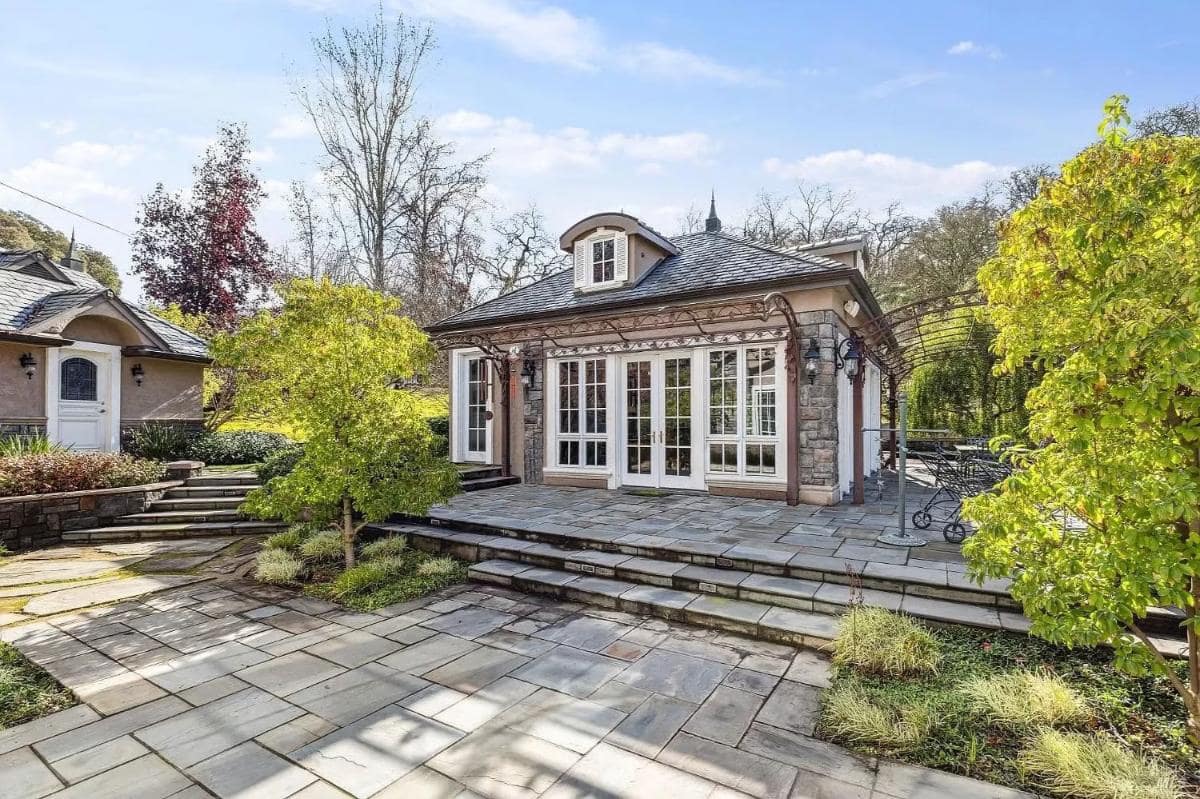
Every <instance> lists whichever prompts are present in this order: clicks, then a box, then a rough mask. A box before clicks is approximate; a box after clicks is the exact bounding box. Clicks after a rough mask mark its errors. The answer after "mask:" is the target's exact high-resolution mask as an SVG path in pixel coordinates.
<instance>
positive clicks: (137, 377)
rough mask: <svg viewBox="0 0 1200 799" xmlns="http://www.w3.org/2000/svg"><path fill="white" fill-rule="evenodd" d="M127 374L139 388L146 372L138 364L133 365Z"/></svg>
mask: <svg viewBox="0 0 1200 799" xmlns="http://www.w3.org/2000/svg"><path fill="white" fill-rule="evenodd" d="M129 374H131V375H133V382H135V383H137V384H138V385H139V386H140V385H141V384H142V381H143V380H145V379H146V370H145V369H143V368H142V365H141V364H140V363H135V364H134V365H133V368H132V369H130V370H129Z"/></svg>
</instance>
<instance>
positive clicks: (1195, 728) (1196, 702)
mask: <svg viewBox="0 0 1200 799" xmlns="http://www.w3.org/2000/svg"><path fill="white" fill-rule="evenodd" d="M1192 524H1193V525H1197V524H1198V523H1197V521H1193V522H1192ZM1191 587H1192V613H1191V615H1192V621H1193V622H1195V621H1196V619H1197V618H1200V575H1196V574H1193V575H1192V585H1191ZM1187 641H1188V688H1189V689H1191V693H1192V696H1191V703H1190V704H1189V705H1188V737H1190V738H1191V739H1192V744H1193V745H1194V746H1198V747H1200V630H1197V629H1196V625H1195V624H1194V623H1193V624H1189V625H1188V628H1187Z"/></svg>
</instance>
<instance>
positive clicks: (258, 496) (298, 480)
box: [213, 279, 458, 567]
mask: <svg viewBox="0 0 1200 799" xmlns="http://www.w3.org/2000/svg"><path fill="white" fill-rule="evenodd" d="M280 296H281V297H282V299H283V307H282V308H281V309H280V310H279V311H278V312H269V311H263V312H260V313H259V314H258V315H256V316H254V317H253V318H251V319H249V320H248V321H246V322H245V323H244V324H243V325H242V326H241V328H240V329H239V330H238V331H237V332H235V333H233V334H228V335H221V336H218V337H217V339H216V340H215V341H214V343H213V354H214V356H215V358H216V360H217V363H218V364H219V365H221V366H227V367H231V368H233V369H235V370H236V371H237V372H238V374H239V381H238V392H237V397H236V400H235V402H236V406H237V408H238V410H239V412H242V413H246V414H251V413H253V414H264V415H267V416H269V417H270V418H273V419H275V420H277V421H279V422H282V423H286V424H290V425H292V426H294V427H297V428H300V429H302V430H304V431H306V433H307V434H308V438H307V440H306V442H305V445H304V456H303V457H302V458H301V460H300V462H299V463H298V464H297V465H296V468H295V469H294V470H293V471H292V472H291V473H290V474H288V475H286V476H284V477H279V478H275V479H273V480H271V481H270V482H269V483H268V484H267V486H266V487H265V488H263V489H261V490H259V491H255V492H253V493H252V494H251V495H250V498H249V500H248V501H247V509H248V510H250V511H251V512H252V513H255V514H257V515H264V516H273V515H278V516H282V517H283V518H285V519H287V520H296V519H300V518H303V517H305V516H313V517H315V518H318V519H321V520H331V521H332V520H334V519H338V523H339V526H340V528H341V532H342V543H343V549H344V550H345V558H346V566H347V567H350V566H353V565H354V541H355V538H356V537H357V535H358V531H359V530H360V529H361V528H362V527H363V526H364V525H365V524H367V523H370V522H378V521H382V520H383V519H386V518H387V517H388V516H389V515H390V514H393V513H401V512H405V513H425V512H426V511H427V510H428V509H429V506H430V505H433V504H435V503H438V502H443V501H445V500H447V499H449V498H450V497H451V496H453V495H454V494H455V492H457V490H458V472H457V471H456V470H455V469H454V467H453V466H452V465H451V464H450V463H448V462H447V461H446V460H444V459H443V458H440V457H437V456H436V455H435V454H434V439H433V434H432V433H431V432H430V429H429V425H428V424H427V423H426V422H425V419H424V416H423V413H422V403H423V400H422V398H421V397H420V396H418V395H417V394H415V393H413V392H411V391H406V390H400V389H397V388H395V386H397V385H400V384H402V383H404V382H406V381H408V380H410V379H411V378H413V377H415V376H417V375H419V374H425V373H427V371H428V369H429V366H430V364H431V363H432V362H433V360H434V356H435V351H434V349H433V346H432V345H431V344H430V343H429V339H428V337H426V335H425V334H424V332H422V331H421V329H420V328H418V327H417V326H416V325H415V324H413V322H412V320H410V319H408V318H407V317H402V316H400V314H399V311H400V303H399V301H397V300H396V299H394V298H392V297H387V296H385V295H383V294H379V293H377V292H374V291H371V290H370V289H367V288H364V287H361V286H335V285H334V284H333V283H331V282H330V281H329V280H327V279H326V280H322V281H321V282H319V283H317V282H314V281H312V280H295V281H292V282H291V283H288V284H286V285H284V286H283V287H282V288H281V289H280ZM356 515H357V516H360V517H361V518H360V519H357V520H356Z"/></svg>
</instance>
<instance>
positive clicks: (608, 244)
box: [592, 238, 617, 284]
mask: <svg viewBox="0 0 1200 799" xmlns="http://www.w3.org/2000/svg"><path fill="white" fill-rule="evenodd" d="M616 274H617V255H616V240H615V239H612V238H608V239H601V240H599V241H593V242H592V283H593V284H595V283H611V282H612V281H614V280H616Z"/></svg>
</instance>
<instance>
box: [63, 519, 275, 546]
mask: <svg viewBox="0 0 1200 799" xmlns="http://www.w3.org/2000/svg"><path fill="white" fill-rule="evenodd" d="M285 527H287V525H286V524H285V523H283V522H273V521H259V520H250V519H248V520H244V521H233V522H180V523H177V524H121V525H112V526H111V527H95V528H92V529H90V530H74V531H71V532H69V533H63V536H62V539H63V543H64V544H99V543H105V544H108V543H112V542H115V541H154V540H159V539H166V538H207V537H212V536H219V537H223V536H229V535H269V534H270V533H275V532H278V531H279V530H282V529H284V528H285Z"/></svg>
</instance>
